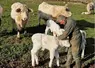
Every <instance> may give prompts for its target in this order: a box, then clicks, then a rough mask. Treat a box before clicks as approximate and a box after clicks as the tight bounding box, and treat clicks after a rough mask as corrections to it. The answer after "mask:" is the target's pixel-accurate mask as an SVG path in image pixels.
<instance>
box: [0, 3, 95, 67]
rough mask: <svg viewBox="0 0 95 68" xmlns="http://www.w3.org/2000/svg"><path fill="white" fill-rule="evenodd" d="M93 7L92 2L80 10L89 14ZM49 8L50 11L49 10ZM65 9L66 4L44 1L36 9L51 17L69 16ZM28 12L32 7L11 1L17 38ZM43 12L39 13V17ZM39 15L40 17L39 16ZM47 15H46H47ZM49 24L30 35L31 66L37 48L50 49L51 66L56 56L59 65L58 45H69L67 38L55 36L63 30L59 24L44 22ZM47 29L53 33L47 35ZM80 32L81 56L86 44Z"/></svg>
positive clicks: (84, 35) (0, 10) (0, 12)
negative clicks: (59, 4)
mask: <svg viewBox="0 0 95 68" xmlns="http://www.w3.org/2000/svg"><path fill="white" fill-rule="evenodd" d="M94 7H95V4H94V3H93V2H91V3H89V4H87V12H82V14H91V13H92V12H91V10H93V8H94ZM48 9H50V10H51V11H49V10H48ZM65 9H68V7H67V4H66V5H65V6H57V5H50V4H48V3H46V2H43V3H41V4H40V5H39V7H38V10H39V11H42V12H43V13H46V14H49V15H51V17H53V18H57V17H58V16H59V15H64V16H67V17H69V15H70V16H71V15H72V13H71V12H70V11H68V12H67V11H66V10H65ZM29 12H33V9H31V8H28V6H27V5H25V4H22V3H20V2H16V3H13V4H12V5H11V18H12V19H13V20H14V22H15V24H16V26H17V29H18V32H17V38H20V31H21V30H22V28H24V26H25V25H26V24H27V22H28V19H29ZM68 14H69V15H68ZM2 15H3V8H2V7H1V6H0V19H1V16H2ZM42 15H43V18H44V14H41V17H42ZM41 17H40V18H41ZM47 17H48V16H47ZM46 23H47V24H49V26H47V25H46V29H45V33H36V34H34V35H33V36H32V37H31V40H32V42H33V48H32V50H31V59H32V66H35V63H36V64H37V65H38V64H39V62H38V56H37V53H38V50H39V49H42V50H44V49H48V50H49V51H50V62H49V67H52V61H53V58H54V57H55V58H56V64H57V66H59V53H58V47H59V46H62V47H63V46H64V47H70V43H69V40H68V39H67V40H59V39H58V38H57V36H59V35H61V34H62V33H63V32H64V31H65V30H64V29H62V28H60V26H59V25H58V24H57V23H56V22H54V21H53V20H48V21H47V22H46ZM48 30H51V32H52V33H53V36H51V35H47V33H48ZM80 32H81V34H82V44H81V48H82V54H81V57H82V58H83V57H84V51H85V45H86V32H85V31H83V30H80Z"/></svg>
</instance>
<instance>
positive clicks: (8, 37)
mask: <svg viewBox="0 0 95 68" xmlns="http://www.w3.org/2000/svg"><path fill="white" fill-rule="evenodd" d="M14 2H21V3H25V4H26V5H28V6H29V7H30V8H32V9H33V10H34V12H33V13H30V19H29V22H28V24H27V25H26V28H25V29H26V30H27V34H23V33H22V34H21V39H17V38H16V31H14V32H13V31H12V21H11V17H10V11H11V4H12V3H14ZM41 2H42V1H40V0H0V5H1V6H2V7H3V8H4V13H3V16H2V23H1V26H0V68H32V66H31V56H30V50H31V49H32V41H31V36H32V35H33V34H34V33H38V32H41V33H44V30H45V24H44V21H41V25H40V26H38V17H37V8H38V5H39V4H40V3H41ZM48 3H50V4H58V5H64V3H63V2H62V1H61V2H60V1H48ZM68 6H69V7H70V10H71V12H72V13H73V16H72V17H73V18H74V19H75V20H76V21H77V24H78V26H79V27H80V29H82V30H85V31H86V32H87V38H86V40H87V44H86V50H85V57H84V58H83V59H82V64H83V65H82V66H83V67H84V68H88V67H91V64H94V60H95V57H94V55H95V53H94V47H95V14H94V15H93V14H91V15H81V12H83V11H86V9H85V7H86V5H84V4H80V3H77V4H76V3H69V5H68ZM59 53H60V67H58V68H64V64H65V60H66V53H65V52H64V48H59ZM54 61H55V60H54ZM48 62H49V53H48V51H47V50H45V51H44V52H43V51H40V52H39V63H40V64H39V65H38V66H36V67H35V68H48ZM53 68H57V67H56V65H55V63H54V62H53Z"/></svg>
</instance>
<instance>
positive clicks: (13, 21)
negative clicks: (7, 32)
mask: <svg viewBox="0 0 95 68" xmlns="http://www.w3.org/2000/svg"><path fill="white" fill-rule="evenodd" d="M14 31H15V20H14V19H12V32H14Z"/></svg>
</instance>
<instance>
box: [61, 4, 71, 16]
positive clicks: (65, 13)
mask: <svg viewBox="0 0 95 68" xmlns="http://www.w3.org/2000/svg"><path fill="white" fill-rule="evenodd" d="M67 6H68V5H67V4H66V5H65V6H63V9H62V13H61V15H63V16H65V17H70V16H71V15H72V13H71V11H70V9H69V8H68V7H67Z"/></svg>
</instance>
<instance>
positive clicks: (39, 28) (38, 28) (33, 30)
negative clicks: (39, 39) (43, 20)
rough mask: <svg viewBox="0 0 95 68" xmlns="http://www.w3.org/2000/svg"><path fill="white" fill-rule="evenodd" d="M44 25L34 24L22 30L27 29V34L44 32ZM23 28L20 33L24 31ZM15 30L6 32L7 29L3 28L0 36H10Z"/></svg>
mask: <svg viewBox="0 0 95 68" xmlns="http://www.w3.org/2000/svg"><path fill="white" fill-rule="evenodd" d="M45 27H46V25H39V26H34V27H27V28H25V29H24V30H26V31H27V34H26V35H27V36H31V35H32V34H34V33H44V32H45ZM24 30H22V31H21V33H24ZM16 34H17V30H13V31H11V32H8V31H7V30H3V31H2V32H0V36H1V37H3V36H11V35H16Z"/></svg>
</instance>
